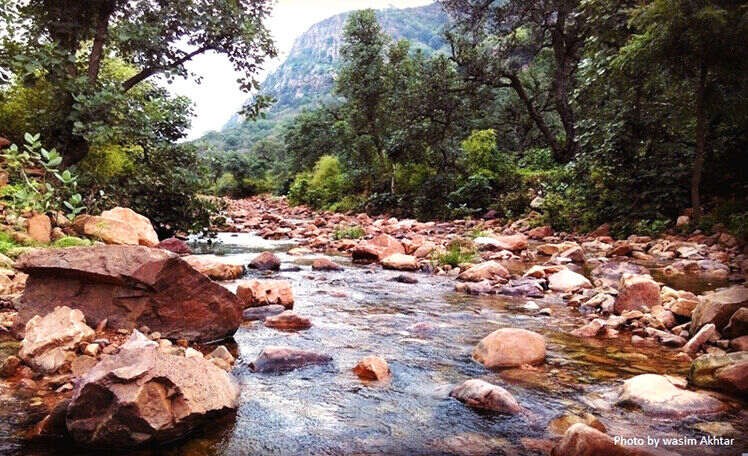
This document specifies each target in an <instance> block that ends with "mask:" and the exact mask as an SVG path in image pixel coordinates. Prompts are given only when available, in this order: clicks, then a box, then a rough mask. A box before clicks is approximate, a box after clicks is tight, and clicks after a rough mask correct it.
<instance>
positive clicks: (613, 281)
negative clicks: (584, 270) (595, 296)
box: [591, 261, 649, 289]
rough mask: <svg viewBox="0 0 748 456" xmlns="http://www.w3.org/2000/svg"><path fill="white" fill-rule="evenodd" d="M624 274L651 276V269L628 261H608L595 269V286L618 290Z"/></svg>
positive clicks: (593, 272) (593, 274)
mask: <svg viewBox="0 0 748 456" xmlns="http://www.w3.org/2000/svg"><path fill="white" fill-rule="evenodd" d="M624 274H638V275H642V274H649V269H647V268H645V267H644V266H641V265H638V264H635V263H628V262H626V261H608V262H606V263H602V264H601V265H599V266H597V267H595V268H594V269H593V270H592V272H591V276H592V277H594V282H595V285H598V286H602V287H613V288H616V289H617V288H618V285H619V284H620V282H621V278H622V277H623V275H624Z"/></svg>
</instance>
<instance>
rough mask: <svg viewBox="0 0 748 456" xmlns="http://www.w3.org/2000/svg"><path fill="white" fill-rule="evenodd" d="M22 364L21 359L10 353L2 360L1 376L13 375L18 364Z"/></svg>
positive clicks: (0, 363)
mask: <svg viewBox="0 0 748 456" xmlns="http://www.w3.org/2000/svg"><path fill="white" fill-rule="evenodd" d="M20 365H21V359H20V358H19V357H17V356H15V355H10V356H8V357H6V358H5V359H4V360H2V361H0V378H8V377H12V376H13V375H15V374H16V370H17V369H18V366H20Z"/></svg>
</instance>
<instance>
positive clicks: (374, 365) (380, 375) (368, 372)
mask: <svg viewBox="0 0 748 456" xmlns="http://www.w3.org/2000/svg"><path fill="white" fill-rule="evenodd" d="M353 373H354V374H356V375H357V376H358V378H360V379H361V380H369V381H376V380H378V381H384V380H387V379H389V378H390V367H389V366H388V365H387V361H385V359H384V358H382V357H379V356H367V357H365V358H363V359H362V360H361V361H359V362H358V364H356V366H354V368H353Z"/></svg>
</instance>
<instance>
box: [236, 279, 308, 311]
mask: <svg viewBox="0 0 748 456" xmlns="http://www.w3.org/2000/svg"><path fill="white" fill-rule="evenodd" d="M236 295H237V296H238V297H239V299H241V300H242V302H243V303H244V305H245V307H259V306H267V305H272V304H280V305H282V306H283V307H285V308H286V309H290V308H292V307H293V304H294V297H293V289H292V288H291V283H290V282H288V281H287V280H256V279H255V280H249V281H246V282H241V283H240V284H239V285H238V286H237V288H236Z"/></svg>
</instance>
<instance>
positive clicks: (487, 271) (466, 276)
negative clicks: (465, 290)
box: [457, 261, 509, 282]
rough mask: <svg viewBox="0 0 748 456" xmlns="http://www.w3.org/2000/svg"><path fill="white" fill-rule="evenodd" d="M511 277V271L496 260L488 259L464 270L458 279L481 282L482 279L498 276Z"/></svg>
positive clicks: (491, 278)
mask: <svg viewBox="0 0 748 456" xmlns="http://www.w3.org/2000/svg"><path fill="white" fill-rule="evenodd" d="M507 277H509V271H508V270H507V269H506V268H505V267H504V266H503V265H502V264H501V263H498V262H496V261H486V262H485V263H480V264H476V265H475V266H472V267H471V268H470V269H467V270H465V271H462V272H461V273H460V274H459V275H458V276H457V280H462V281H465V282H480V281H482V280H493V279H496V278H507Z"/></svg>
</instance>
